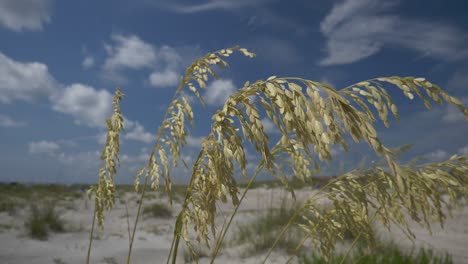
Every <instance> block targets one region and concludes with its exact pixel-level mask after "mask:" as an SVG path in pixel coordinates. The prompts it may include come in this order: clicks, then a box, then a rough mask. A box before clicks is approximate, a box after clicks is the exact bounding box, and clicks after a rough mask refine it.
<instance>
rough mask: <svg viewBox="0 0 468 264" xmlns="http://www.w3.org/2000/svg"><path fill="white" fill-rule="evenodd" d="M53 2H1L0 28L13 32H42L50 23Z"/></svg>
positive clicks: (7, 0) (23, 0)
mask: <svg viewBox="0 0 468 264" xmlns="http://www.w3.org/2000/svg"><path fill="white" fill-rule="evenodd" d="M51 4H52V0H2V1H0V26H3V27H5V28H7V29H10V30H13V31H22V30H41V29H42V28H43V24H45V23H49V22H50V17H51Z"/></svg>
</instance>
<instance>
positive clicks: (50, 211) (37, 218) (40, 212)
mask: <svg viewBox="0 0 468 264" xmlns="http://www.w3.org/2000/svg"><path fill="white" fill-rule="evenodd" d="M25 227H26V229H27V232H28V234H29V236H31V237H32V238H35V239H39V240H46V239H47V238H48V236H49V232H50V231H53V232H64V231H65V228H64V222H63V220H62V219H60V216H59V215H58V213H57V212H56V211H55V205H54V204H53V203H44V204H42V205H40V206H38V205H36V204H32V205H31V207H30V214H29V216H28V218H27V219H26V222H25Z"/></svg>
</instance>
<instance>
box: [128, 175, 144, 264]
mask: <svg viewBox="0 0 468 264" xmlns="http://www.w3.org/2000/svg"><path fill="white" fill-rule="evenodd" d="M147 185H148V177H145V183H144V184H143V188H142V189H141V196H140V203H139V204H138V210H137V215H136V219H135V224H134V225H133V232H132V236H131V238H130V245H129V247H128V255H127V264H130V258H131V255H132V248H133V241H134V240H135V233H136V229H137V225H138V220H139V218H140V212H141V207H142V205H143V198H144V195H145V191H146V186H147Z"/></svg>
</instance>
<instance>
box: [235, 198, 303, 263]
mask: <svg viewBox="0 0 468 264" xmlns="http://www.w3.org/2000/svg"><path fill="white" fill-rule="evenodd" d="M298 208H299V206H297V205H296V206H294V205H292V206H291V204H290V203H288V202H287V201H286V199H284V198H283V200H282V202H281V206H280V207H279V208H268V209H267V210H266V212H260V214H259V215H258V216H256V217H255V218H254V219H253V220H252V221H248V222H245V223H242V224H239V225H237V230H236V231H235V236H234V238H233V241H232V242H233V243H234V244H238V245H240V244H247V245H248V246H249V247H248V251H247V252H244V253H245V254H246V255H254V254H258V253H262V252H265V251H266V250H268V249H269V248H270V247H271V246H272V244H273V242H274V241H275V239H276V238H277V236H278V235H279V234H280V231H281V228H282V227H283V226H285V225H286V224H287V223H288V222H289V220H290V219H291V217H293V215H294V213H295V212H296V210H297V209H298ZM299 233H300V230H299V228H290V229H289V230H288V231H287V232H286V233H285V234H284V235H283V236H281V239H280V240H279V241H278V244H277V249H279V250H284V251H285V252H287V253H288V254H291V253H293V252H294V249H295V247H296V246H297V245H298V244H299V243H300V237H301V236H300V235H299Z"/></svg>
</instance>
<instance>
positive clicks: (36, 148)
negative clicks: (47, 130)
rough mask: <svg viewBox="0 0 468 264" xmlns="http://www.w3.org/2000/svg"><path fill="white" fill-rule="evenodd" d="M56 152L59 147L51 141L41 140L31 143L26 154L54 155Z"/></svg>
mask: <svg viewBox="0 0 468 264" xmlns="http://www.w3.org/2000/svg"><path fill="white" fill-rule="evenodd" d="M58 150H60V146H59V145H58V144H57V143H55V142H52V141H46V140H42V141H37V142H31V143H29V145H28V152H29V153H31V154H47V155H55V154H56V152H57V151H58Z"/></svg>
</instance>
